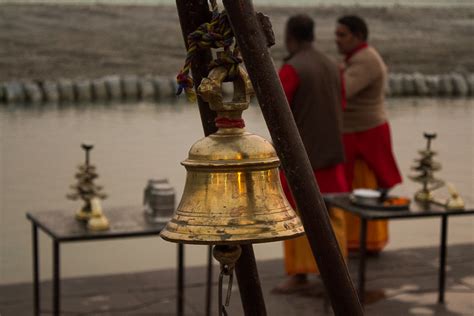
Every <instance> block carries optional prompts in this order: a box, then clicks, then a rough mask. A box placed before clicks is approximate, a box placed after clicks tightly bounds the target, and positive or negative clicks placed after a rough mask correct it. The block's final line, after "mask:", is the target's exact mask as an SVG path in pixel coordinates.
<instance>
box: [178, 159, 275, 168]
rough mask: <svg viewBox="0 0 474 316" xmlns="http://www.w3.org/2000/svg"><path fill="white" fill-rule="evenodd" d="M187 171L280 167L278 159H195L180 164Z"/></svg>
mask: <svg viewBox="0 0 474 316" xmlns="http://www.w3.org/2000/svg"><path fill="white" fill-rule="evenodd" d="M181 165H183V166H184V167H185V168H186V169H187V170H190V169H202V168H212V169H236V168H245V169H246V170H258V169H273V168H278V167H279V166H280V159H278V157H275V158H265V159H262V160H251V161H245V160H235V159H232V160H209V161H202V160H195V159H186V160H184V161H182V162H181Z"/></svg>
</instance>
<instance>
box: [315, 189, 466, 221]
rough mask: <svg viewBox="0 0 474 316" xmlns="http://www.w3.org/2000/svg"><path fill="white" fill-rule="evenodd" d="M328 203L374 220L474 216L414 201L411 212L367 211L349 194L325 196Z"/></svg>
mask: <svg viewBox="0 0 474 316" xmlns="http://www.w3.org/2000/svg"><path fill="white" fill-rule="evenodd" d="M324 200H325V201H326V203H328V204H330V205H332V206H335V207H339V208H342V209H343V210H345V211H347V212H350V213H353V214H355V215H357V216H359V217H362V218H365V219H368V220H374V219H395V218H413V217H436V216H442V215H449V216H451V215H473V214H474V209H472V208H466V209H464V210H446V209H445V208H444V207H442V206H437V205H433V204H428V205H421V204H419V203H416V202H414V201H412V202H411V205H410V209H409V210H396V211H388V210H374V209H365V208H361V207H359V206H356V205H354V204H352V202H351V200H350V199H349V194H347V193H345V194H327V195H324Z"/></svg>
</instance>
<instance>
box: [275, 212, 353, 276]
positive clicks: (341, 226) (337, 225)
mask: <svg viewBox="0 0 474 316" xmlns="http://www.w3.org/2000/svg"><path fill="white" fill-rule="evenodd" d="M329 216H330V219H331V224H332V228H333V230H334V234H335V235H336V239H337V242H338V244H339V249H340V250H341V252H342V255H343V256H344V258H346V257H347V245H346V227H345V219H344V211H343V210H341V209H339V208H335V207H333V208H331V209H330V210H329ZM284 248H285V270H286V273H287V274H288V275H294V274H307V273H317V274H319V269H318V266H317V264H316V261H315V260H314V257H313V253H312V252H311V247H310V245H309V242H308V238H306V236H301V237H298V238H295V239H290V240H285V242H284Z"/></svg>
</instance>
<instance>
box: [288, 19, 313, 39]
mask: <svg viewBox="0 0 474 316" xmlns="http://www.w3.org/2000/svg"><path fill="white" fill-rule="evenodd" d="M286 32H287V34H288V35H290V36H291V37H293V38H294V39H296V40H297V41H300V42H312V41H313V40H314V21H313V19H312V18H311V17H310V16H309V15H306V14H298V15H294V16H292V17H290V18H289V19H288V22H287V23H286Z"/></svg>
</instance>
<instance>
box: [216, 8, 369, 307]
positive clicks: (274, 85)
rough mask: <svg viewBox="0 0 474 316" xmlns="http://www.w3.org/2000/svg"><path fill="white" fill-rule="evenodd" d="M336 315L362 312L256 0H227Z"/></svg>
mask: <svg viewBox="0 0 474 316" xmlns="http://www.w3.org/2000/svg"><path fill="white" fill-rule="evenodd" d="M223 3H224V6H225V9H226V11H227V14H228V16H229V20H230V22H231V25H232V28H233V30H234V35H235V38H236V40H237V43H238V45H239V47H240V50H241V52H242V57H243V60H244V62H245V66H246V67H247V71H248V73H249V76H250V79H251V81H252V84H253V87H254V90H255V93H256V96H257V99H258V101H259V103H260V107H261V109H262V112H263V116H264V118H265V121H266V123H267V126H268V129H269V131H270V134H271V136H272V140H273V143H274V145H275V148H276V150H277V152H278V156H279V157H280V159H281V162H282V165H283V168H284V170H285V174H286V177H287V179H288V183H289V185H290V187H291V191H292V193H293V196H294V198H295V201H296V204H297V205H298V209H299V211H300V214H301V218H302V220H303V223H304V227H305V230H306V235H307V237H308V240H309V242H310V244H311V249H312V251H313V255H314V257H315V259H316V261H317V263H318V267H319V270H320V272H321V277H322V279H323V282H324V285H325V287H326V290H327V292H328V295H329V298H330V299H331V303H332V307H333V310H334V312H335V314H336V315H354V316H356V315H363V310H362V306H361V304H360V302H359V299H358V297H357V293H356V291H355V290H354V286H353V284H352V282H351V279H350V276H349V272H348V270H347V267H346V265H345V263H344V259H343V257H342V254H341V252H340V250H339V247H338V244H337V241H336V238H335V236H334V232H333V230H332V227H331V224H330V222H329V216H328V212H327V209H326V206H325V204H324V200H323V198H322V196H321V193H320V192H319V187H318V185H317V183H316V180H315V178H314V175H313V171H312V169H311V164H310V162H309V159H308V156H307V154H306V151H305V149H304V147H303V142H302V141H301V137H300V136H299V133H298V129H297V127H296V124H295V121H294V120H293V119H292V117H293V116H292V114H291V111H290V108H289V106H288V102H287V100H286V97H285V94H284V92H283V89H282V86H281V83H280V80H279V79H278V75H277V73H276V70H275V66H274V64H273V61H272V59H271V57H270V53H269V52H268V49H267V47H266V39H265V37H264V34H263V32H262V29H261V25H260V24H259V22H258V20H257V17H256V14H255V11H254V9H253V5H252V1H249V0H223Z"/></svg>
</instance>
